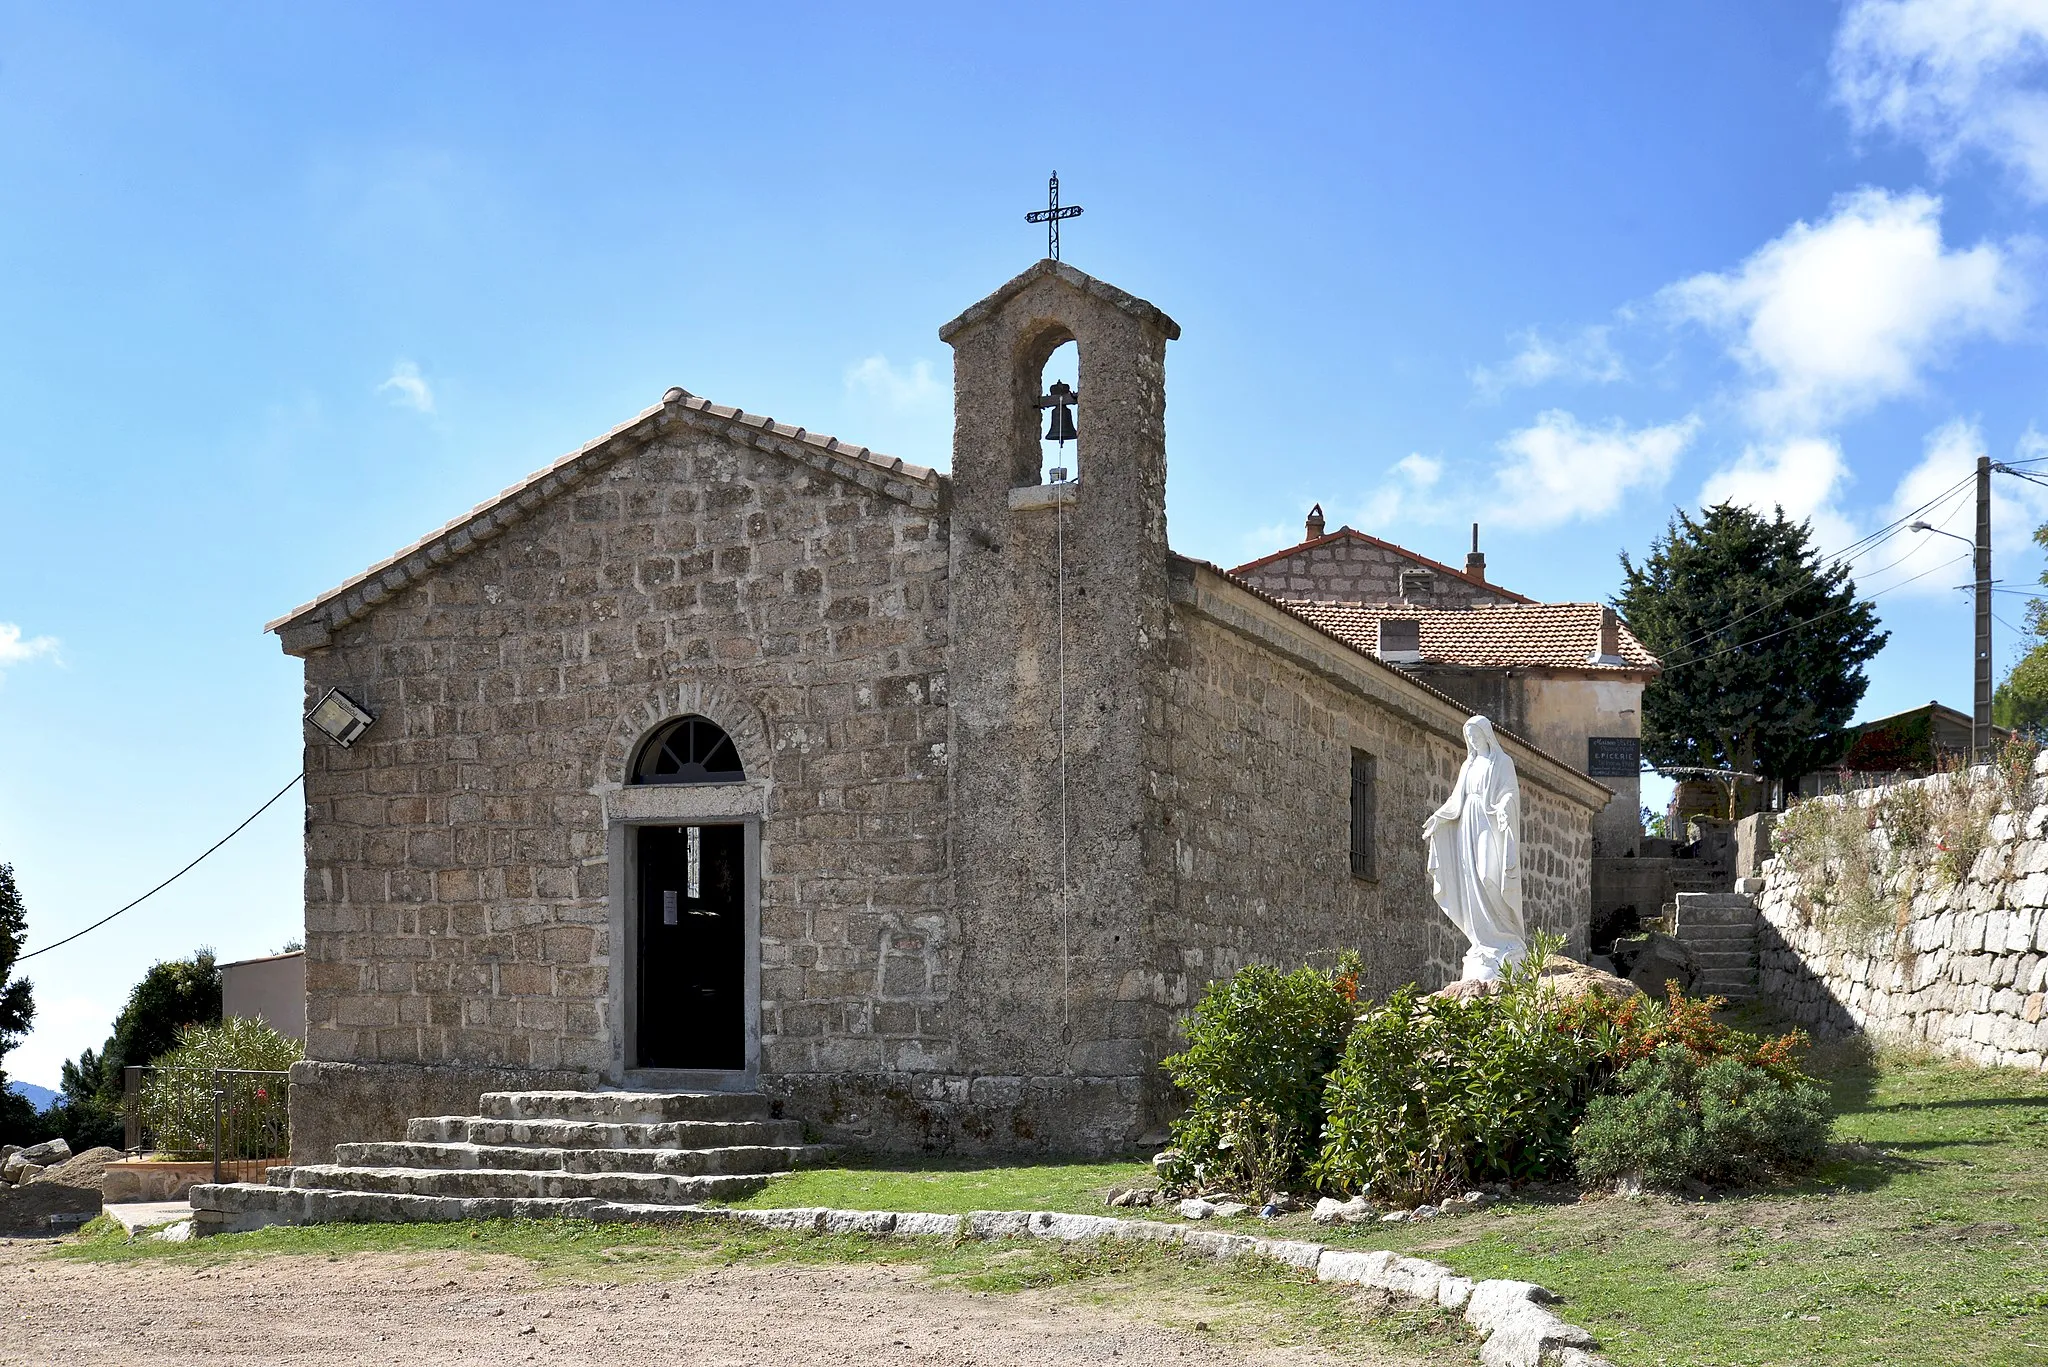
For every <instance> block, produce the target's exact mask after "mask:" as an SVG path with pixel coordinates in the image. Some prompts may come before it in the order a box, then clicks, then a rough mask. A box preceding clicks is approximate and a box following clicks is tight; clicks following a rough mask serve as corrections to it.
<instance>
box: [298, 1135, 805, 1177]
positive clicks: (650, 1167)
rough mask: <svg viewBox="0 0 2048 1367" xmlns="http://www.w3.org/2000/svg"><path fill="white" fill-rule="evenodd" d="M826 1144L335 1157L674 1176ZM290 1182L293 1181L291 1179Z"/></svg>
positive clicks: (382, 1164) (391, 1148)
mask: <svg viewBox="0 0 2048 1367" xmlns="http://www.w3.org/2000/svg"><path fill="white" fill-rule="evenodd" d="M834 1152H836V1150H834V1149H833V1148H832V1147H831V1146H830V1145H825V1144H809V1145H805V1144H795V1145H791V1144H736V1145H732V1146H730V1147H727V1148H722V1149H610V1148H606V1149H543V1148H530V1147H526V1146H523V1145H507V1144H415V1143H412V1142H410V1141H380V1142H375V1143H365V1144H337V1145H335V1147H334V1161H335V1163H336V1165H338V1166H341V1167H356V1168H448V1169H455V1170H464V1171H467V1170H474V1169H487V1168H488V1169H505V1170H520V1171H527V1172H641V1173H658V1174H662V1175H666V1176H671V1177H703V1176H707V1175H710V1174H717V1173H761V1172H780V1171H783V1170H784V1169H787V1168H793V1167H796V1166H798V1165H800V1164H809V1163H820V1162H823V1161H824V1160H826V1159H827V1158H830V1157H831V1156H832V1154H833V1153H834ZM285 1185H290V1183H289V1182H287V1183H286V1184H285Z"/></svg>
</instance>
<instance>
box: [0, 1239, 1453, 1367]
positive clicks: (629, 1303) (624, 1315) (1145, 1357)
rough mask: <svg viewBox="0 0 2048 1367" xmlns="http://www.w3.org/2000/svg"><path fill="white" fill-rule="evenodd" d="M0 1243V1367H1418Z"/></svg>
mask: <svg viewBox="0 0 2048 1367" xmlns="http://www.w3.org/2000/svg"><path fill="white" fill-rule="evenodd" d="M48 1248H49V1244H48V1243H47V1242H45V1241H42V1240H35V1241H20V1240H17V1241H16V1242H14V1243H13V1244H11V1245H6V1246H0V1364H8V1367H12V1365H13V1364H17V1363H19V1364H31V1363H33V1364H38V1367H40V1365H41V1364H50V1363H63V1364H65V1367H101V1365H102V1364H105V1365H106V1367H113V1365H114V1364H119V1367H157V1365H158V1364H170V1363H194V1362H201V1361H204V1362H206V1363H209V1364H220V1363H226V1364H243V1363H246V1364H257V1363H261V1364H266V1365H268V1364H310V1363H323V1364H324V1363H337V1364H339V1363H348V1364H356V1363H373V1364H377V1363H393V1364H395V1363H403V1364H406V1367H441V1365H442V1364H457V1363H461V1364H473V1363H481V1364H489V1365H490V1367H505V1365H506V1364H514V1363H521V1362H528V1361H533V1362H542V1363H550V1364H556V1363H559V1364H582V1363H592V1364H596V1363H603V1364H606V1367H635V1365H636V1364H642V1363H647V1364H654V1363H660V1364H664V1367H697V1364H703V1365H704V1367H713V1365H714V1364H715V1365H716V1367H743V1365H744V1364H760V1367H769V1365H770V1364H775V1365H776V1367H780V1365H781V1364H786V1363H791V1362H798V1363H803V1364H805V1367H831V1365H832V1364H860V1367H878V1365H886V1367H893V1365H894V1364H904V1367H910V1365H911V1364H927V1363H930V1364H946V1365H947V1367H1017V1365H1019V1364H1026V1363H1029V1364H1034V1365H1035V1364H1042V1363H1108V1362H1114V1363H1116V1364H1118V1367H1153V1365H1154V1364H1176V1367H1183V1365H1184V1364H1187V1363H1191V1362H1200V1363H1205V1364H1208V1363H1219V1364H1261V1367H1281V1365H1282V1364H1286V1367H1309V1364H1324V1363H1337V1362H1340V1361H1341V1362H1344V1363H1347V1364H1352V1367H1359V1364H1364V1367H1420V1363H1421V1361H1422V1360H1421V1359H1419V1358H1415V1357H1410V1356H1406V1355H1402V1354H1396V1353H1392V1352H1390V1351H1389V1350H1386V1349H1384V1348H1381V1347H1379V1346H1378V1345H1367V1344H1361V1345H1356V1346H1354V1347H1351V1348H1349V1349H1347V1351H1346V1352H1345V1354H1344V1355H1343V1357H1341V1358H1337V1357H1331V1356H1328V1355H1325V1354H1322V1353H1319V1352H1316V1351H1313V1350H1307V1349H1299V1348H1262V1347H1260V1346H1258V1345H1256V1344H1243V1343H1231V1342H1228V1341H1218V1339H1217V1337H1216V1336H1215V1335H1213V1334H1207V1333H1202V1332H1199V1331H1197V1330H1174V1329H1167V1328H1162V1327H1160V1326H1159V1325H1157V1324H1150V1323H1145V1322H1142V1321H1140V1320H1137V1319H1134V1318H1130V1317H1127V1316H1125V1315H1122V1314H1119V1313H1117V1312H1115V1311H1112V1310H1107V1309H1102V1308H1099V1307H1095V1306H1090V1305H1086V1304H1083V1303H1082V1302H1081V1301H1080V1300H1079V1299H1078V1298H1077V1297H1076V1296H1074V1295H1073V1294H1071V1293H1068V1292H1063V1291H1061V1290H1057V1289H1055V1290H1048V1291H1028V1292H1021V1293H1006V1294H977V1293H972V1292H961V1291H956V1290H948V1289H938V1288H934V1287H932V1286H930V1285H929V1284H926V1283H923V1282H921V1281H920V1280H919V1275H918V1272H917V1270H916V1269H914V1268H906V1267H895V1266H876V1265H870V1264H861V1265H841V1266H816V1265H793V1264H788V1263H776V1264H764V1265H761V1266H755V1267H749V1266H745V1265H738V1266H729V1267H717V1268H706V1269H703V1270H700V1271H693V1272H690V1273H688V1274H685V1275H683V1276H681V1277H679V1278H678V1279H677V1280H673V1281H636V1282H630V1283H627V1284H623V1285H617V1286H611V1285H591V1284H567V1283H562V1282H559V1281H551V1282H542V1281H540V1280H537V1279H536V1278H535V1277H534V1275H533V1274H532V1271H531V1269H530V1267H529V1265H528V1264H527V1263H525V1262H524V1261H522V1260H518V1259H513V1258H505V1257H481V1256H464V1255H462V1254H455V1253H406V1254H385V1253H374V1254H368V1253H366V1254H353V1255H349V1256H346V1257H340V1258H332V1259H330V1258H327V1257H271V1258H260V1259H258V1258H250V1259H246V1260H235V1261H232V1262H228V1263H225V1264H217V1265H214V1266H211V1267H194V1266H191V1265H179V1264H176V1263H172V1262H136V1263H123V1264H112V1265H110V1264H95V1263H86V1262H71V1261H68V1260H52V1259H48V1258H44V1257H42V1256H41V1255H42V1253H43V1252H45V1251H46V1250H47V1249H48Z"/></svg>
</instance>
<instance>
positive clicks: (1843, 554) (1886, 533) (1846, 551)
mask: <svg viewBox="0 0 2048 1367" xmlns="http://www.w3.org/2000/svg"><path fill="white" fill-rule="evenodd" d="M2014 473H2015V474H2017V473H2018V472H2017V471H2015V472H2014ZM2021 477H2022V478H2026V476H2021ZM1976 478H1977V476H1976V475H1975V474H1974V473H1972V474H1970V475H1967V476H1965V477H1964V478H1962V479H1960V480H1958V481H1956V482H1955V483H1954V484H1951V485H1950V486H1949V487H1948V488H1946V489H1944V490H1942V491H1941V492H1940V493H1938V494H1936V495H1935V496H1934V497H1933V498H1930V499H1928V500H1927V501H1926V502H1925V503H1923V504H1921V505H1920V506H1919V507H1917V508H1915V509H1913V510H1912V511H1911V512H1907V513H1902V514H1900V515H1899V517H1898V518H1897V520H1895V521H1893V522H1891V523H1889V524H1887V525H1886V526H1883V527H1880V528H1878V529H1877V530H1876V531H1874V532H1872V533H1870V534H1869V535H1868V536H1865V537H1863V538H1862V539H1861V540H1857V541H1852V542H1850V543H1849V544H1848V545H1847V546H1844V547H1843V548H1842V549H1841V550H1839V551H1836V552H1835V553H1834V554H1832V555H1824V556H1822V557H1821V559H1822V561H1823V562H1834V563H1839V562H1841V561H1844V560H1847V559H1849V558H1850V557H1851V556H1853V555H1855V554H1857V553H1858V552H1860V551H1870V550H1876V549H1877V548H1878V546H1880V545H1882V544H1883V543H1884V542H1886V541H1889V540H1890V539H1891V538H1892V537H1894V536H1897V535H1898V534H1899V530H1900V528H1902V527H1903V526H1904V524H1905V523H1906V521H1907V520H1908V519H1909V518H1915V517H1918V516H1920V515H1921V514H1922V513H1925V512H1927V511H1928V510H1929V509H1931V508H1933V507H1935V506H1936V505H1937V504H1940V503H1941V502H1943V501H1944V500H1946V499H1948V498H1950V497H1952V496H1954V495H1955V494H1957V493H1959V492H1961V491H1962V490H1963V489H1964V488H1965V487H1967V486H1968V485H1969V484H1970V483H1971V482H1972V481H1974V480H1975V479H1976ZM1958 506H1960V505H1958ZM1953 516H1955V510H1951V511H1950V512H1948V513H1947V514H1945V515H1944V517H1943V519H1942V520H1943V521H1947V519H1948V518H1950V517H1953ZM1911 558H1912V557H1911V556H1910V555H1908V556H1902V557H1900V558H1899V559H1898V560H1894V561H1893V562H1892V563H1891V564H1890V565H1886V566H1885V567H1884V569H1880V570H1874V571H1872V572H1871V573H1872V575H1877V574H1883V573H1884V572H1885V570H1889V569H1893V568H1895V567H1897V566H1898V565H1901V564H1904V563H1905V562H1906V561H1907V560H1909V559H1911ZM1867 577H1869V576H1866V578H1867ZM1797 592H1799V590H1798V589H1797V588H1792V589H1787V590H1786V591H1785V592H1783V593H1781V594H1778V595H1777V596H1776V597H1774V598H1772V599H1771V600H1770V601H1768V602H1765V603H1762V604H1760V605H1758V606H1757V607H1754V608H1752V609H1750V610H1749V611H1748V612H1745V613H1743V614H1742V615H1741V616H1739V617H1734V618H1730V619H1729V620H1728V621H1725V622H1722V623H1720V624H1719V625H1717V626H1715V627H1714V628H1712V629H1711V630H1709V631H1705V632H1702V633H1701V634H1700V635H1698V636H1695V637H1693V638H1692V639H1691V640H1689V641H1681V642H1679V643H1678V644H1677V645H1675V646H1673V647H1671V650H1670V651H1669V652H1666V653H1667V654H1669V653H1672V652H1677V651H1684V650H1689V649H1691V648H1692V647H1693V646H1696V645H1699V644H1700V643H1701V642H1703V641H1708V640H1712V639H1713V638H1714V637H1716V636H1718V635H1720V634H1721V633H1722V632H1724V631H1726V630H1728V629H1729V628H1730V627H1734V626H1740V625H1741V624H1742V623H1744V622H1746V621H1748V620H1749V619H1750V618H1752V617H1754V616H1756V615H1757V614H1758V613H1762V612H1768V611H1770V610H1771V609H1772V608H1774V607H1777V606H1778V605H1779V604H1781V603H1783V602H1784V601H1785V600H1786V599H1787V598H1790V597H1791V596H1792V595H1793V594H1795V593H1797ZM1870 596H1871V597H1873V598H1874V597H1876V596H1877V595H1876V594H1872V595H1870ZM1681 663H1690V662H1689V661H1682V662H1681ZM1668 667H1669V666H1667V668H1668Z"/></svg>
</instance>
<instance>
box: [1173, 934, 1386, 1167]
mask: <svg viewBox="0 0 2048 1367" xmlns="http://www.w3.org/2000/svg"><path fill="white" fill-rule="evenodd" d="M1357 982H1358V968H1357V963H1356V960H1355V959H1353V958H1351V957H1350V956H1347V957H1346V959H1345V960H1344V962H1343V963H1342V964H1340V966H1339V967H1338V969H1337V971H1335V972H1328V971H1325V970H1323V969H1318V968H1297V969H1295V970H1294V971H1293V972H1292V973H1282V972H1281V971H1280V970H1279V969H1277V968H1271V967H1268V966H1267V965H1264V964H1253V965H1252V966H1251V967H1249V968H1244V969H1241V970H1239V971H1238V972H1237V973H1236V974H1235V975H1234V976H1232V977H1231V978H1230V979H1229V980H1228V981H1227V982H1217V983H1211V984H1210V985H1209V989H1208V991H1207V992H1205V993H1204V994H1203V996H1202V1000H1201V1003H1200V1004H1199V1005H1197V1006H1196V1007H1195V1011H1194V1014H1193V1015H1192V1016H1191V1017H1190V1018H1189V1020H1188V1022H1187V1026H1186V1032H1187V1048H1186V1049H1184V1050H1182V1051H1181V1052H1180V1053H1178V1054H1175V1055H1173V1056H1172V1057H1171V1058H1169V1059H1167V1060H1166V1062H1165V1065H1164V1066H1165V1068H1166V1073H1167V1076H1168V1077H1170V1078H1172V1079H1173V1083H1174V1085H1175V1086H1176V1087H1178V1088H1179V1089H1180V1090H1181V1093H1182V1095H1183V1096H1184V1098H1185V1099H1186V1102H1187V1109H1186V1110H1185V1111H1183V1112H1182V1113H1181V1116H1180V1119H1178V1120H1176V1121H1175V1122H1174V1125H1173V1146H1174V1149H1175V1151H1176V1154H1177V1157H1176V1159H1175V1161H1174V1163H1173V1164H1172V1166H1170V1167H1169V1168H1168V1169H1167V1171H1166V1172H1165V1174H1164V1177H1165V1180H1166V1182H1167V1184H1168V1185H1169V1186H1172V1187H1187V1186H1191V1185H1194V1184H1196V1183H1203V1184H1207V1185H1209V1186H1211V1187H1227V1188H1230V1189H1232V1190H1241V1191H1243V1192H1246V1193H1248V1194H1252V1195H1263V1194H1264V1193H1266V1192H1268V1191H1272V1190H1275V1189H1277V1188H1284V1187H1286V1186H1288V1185H1289V1184H1291V1183H1293V1182H1294V1181H1295V1180H1297V1179H1298V1178H1299V1177H1300V1176H1301V1172H1302V1168H1303V1166H1304V1164H1305V1162H1306V1160H1307V1158H1308V1156H1309V1154H1310V1153H1312V1152H1313V1151H1314V1146H1315V1143H1316V1138H1317V1136H1318V1135H1319V1134H1320V1133H1321V1132H1322V1127H1323V1080H1324V1078H1326V1077H1327V1076H1328V1075H1329V1072H1330V1069H1331V1068H1333V1067H1335V1066H1336V1063H1337V1059H1338V1056H1339V1055H1340V1054H1341V1053H1342V1051H1343V1048H1344V1038H1345V1036H1346V1035H1347V1034H1348V1033H1349V1032H1350V1030H1351V1018H1352V1015H1353V1014H1354V1013H1355V1012H1356V1011H1357V1009H1358V1008H1357V1004H1356V1003H1355V1001H1354V1000H1353V998H1354V996H1355V994H1356V991H1357V986H1356V985H1357Z"/></svg>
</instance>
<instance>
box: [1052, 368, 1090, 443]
mask: <svg viewBox="0 0 2048 1367" xmlns="http://www.w3.org/2000/svg"><path fill="white" fill-rule="evenodd" d="M1050 398H1051V399H1052V412H1050V413H1049V414H1047V415H1046V420H1045V439H1046V440H1047V441H1056V442H1058V443H1059V444H1060V445H1062V446H1064V445H1066V444H1067V443H1068V442H1070V441H1079V440H1080V438H1081V434H1080V433H1079V432H1076V431H1075V430H1074V409H1073V403H1074V391H1073V389H1072V388H1070V387H1069V386H1068V384H1067V382H1066V381H1065V380H1056V381H1054V383H1053V387H1052V393H1051V395H1050Z"/></svg>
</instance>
